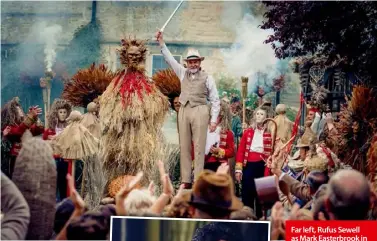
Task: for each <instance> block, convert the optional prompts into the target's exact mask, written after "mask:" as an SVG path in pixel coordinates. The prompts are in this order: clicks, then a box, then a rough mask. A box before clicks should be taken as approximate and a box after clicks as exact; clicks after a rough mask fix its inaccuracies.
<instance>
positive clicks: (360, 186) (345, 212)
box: [325, 170, 371, 220]
mask: <svg viewBox="0 0 377 241" xmlns="http://www.w3.org/2000/svg"><path fill="white" fill-rule="evenodd" d="M370 195H371V191H370V187H369V183H368V180H367V178H366V177H365V176H364V175H363V174H362V173H361V172H358V171H356V170H340V171H338V172H336V173H335V174H334V176H333V177H332V178H331V179H330V182H329V185H328V190H327V200H326V201H325V205H326V209H327V211H328V212H329V214H330V216H333V218H334V219H336V220H365V219H366V217H367V214H368V211H369V208H370Z"/></svg>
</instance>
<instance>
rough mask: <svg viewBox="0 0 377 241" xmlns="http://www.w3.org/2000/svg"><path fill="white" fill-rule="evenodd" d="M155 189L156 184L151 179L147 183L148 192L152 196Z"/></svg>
mask: <svg viewBox="0 0 377 241" xmlns="http://www.w3.org/2000/svg"><path fill="white" fill-rule="evenodd" d="M155 190H156V186H155V185H154V182H153V181H151V182H150V183H149V186H148V191H149V192H150V194H151V195H152V196H154V193H155Z"/></svg>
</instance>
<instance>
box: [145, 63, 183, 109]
mask: <svg viewBox="0 0 377 241" xmlns="http://www.w3.org/2000/svg"><path fill="white" fill-rule="evenodd" d="M152 80H153V81H154V83H155V85H156V87H157V88H158V89H159V90H160V91H161V93H162V94H164V95H165V96H166V97H168V99H169V102H170V107H171V108H172V109H173V110H174V111H176V112H177V113H178V110H179V107H180V105H181V103H180V102H179V95H180V94H181V82H180V81H179V78H178V76H177V75H176V74H175V73H174V71H173V70H172V69H164V70H160V71H157V72H156V73H155V74H154V75H153V76H152Z"/></svg>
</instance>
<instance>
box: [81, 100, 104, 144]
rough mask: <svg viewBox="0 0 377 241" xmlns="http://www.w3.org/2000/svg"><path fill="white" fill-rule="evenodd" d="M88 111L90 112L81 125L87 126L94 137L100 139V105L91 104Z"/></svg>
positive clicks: (86, 114) (84, 116) (85, 115)
mask: <svg viewBox="0 0 377 241" xmlns="http://www.w3.org/2000/svg"><path fill="white" fill-rule="evenodd" d="M86 110H87V111H88V112H87V113H85V114H84V115H83V118H82V120H81V124H82V125H83V126H85V127H86V128H87V129H88V130H89V132H90V133H91V134H92V135H93V136H94V137H96V138H97V139H99V138H100V137H101V126H100V123H99V118H98V111H99V104H97V103H95V102H90V103H89V104H88V107H87V108H86Z"/></svg>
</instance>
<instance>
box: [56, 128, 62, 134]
mask: <svg viewBox="0 0 377 241" xmlns="http://www.w3.org/2000/svg"><path fill="white" fill-rule="evenodd" d="M62 131H64V127H63V128H59V127H55V135H59V134H60V133H62Z"/></svg>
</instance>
